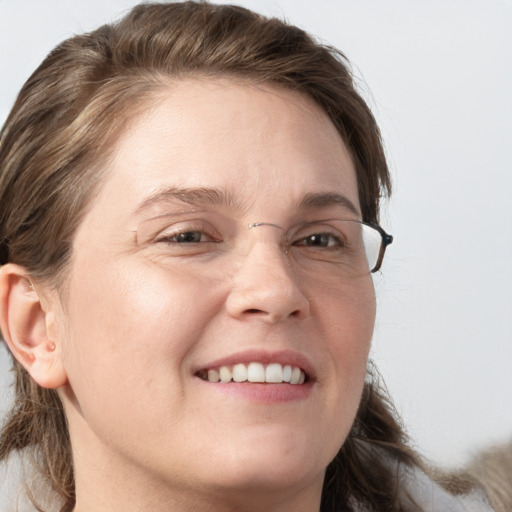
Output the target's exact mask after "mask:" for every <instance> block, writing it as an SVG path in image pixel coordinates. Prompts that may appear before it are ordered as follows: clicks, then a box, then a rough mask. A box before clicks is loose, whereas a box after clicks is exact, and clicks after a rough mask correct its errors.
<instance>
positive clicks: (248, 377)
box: [196, 362, 307, 385]
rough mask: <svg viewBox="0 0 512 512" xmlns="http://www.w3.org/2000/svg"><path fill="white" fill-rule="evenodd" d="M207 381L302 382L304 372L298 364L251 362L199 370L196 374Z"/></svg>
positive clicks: (303, 380) (304, 378)
mask: <svg viewBox="0 0 512 512" xmlns="http://www.w3.org/2000/svg"><path fill="white" fill-rule="evenodd" d="M196 375H197V376H198V377H199V378H201V379H203V380H205V381H208V382H213V383H215V382H221V383H228V382H253V383H266V384H281V383H285V384H296V385H298V384H304V383H305V382H306V380H307V376H306V373H305V372H304V370H302V369H301V368H299V367H298V366H292V365H281V364H280V363H270V364H266V365H264V364H262V363H258V362H251V363H248V364H243V363H239V364H235V365H232V366H228V365H225V366H220V367H218V368H209V369H204V370H200V371H199V372H197V374H196Z"/></svg>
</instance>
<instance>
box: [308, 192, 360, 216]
mask: <svg viewBox="0 0 512 512" xmlns="http://www.w3.org/2000/svg"><path fill="white" fill-rule="evenodd" d="M335 205H339V206H343V207H344V208H346V209H347V210H349V211H350V212H351V213H353V214H354V215H358V216H360V215H361V213H360V211H359V209H358V208H356V206H355V205H354V203H353V202H352V201H351V200H350V199H349V198H348V197H346V196H344V195H342V194H337V193H335V192H311V193H309V194H306V195H305V196H304V197H303V198H302V200H301V202H300V203H299V208H300V209H301V210H314V209H319V208H326V207H328V206H335Z"/></svg>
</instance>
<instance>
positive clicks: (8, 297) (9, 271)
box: [0, 263, 67, 388]
mask: <svg viewBox="0 0 512 512" xmlns="http://www.w3.org/2000/svg"><path fill="white" fill-rule="evenodd" d="M37 288H38V287H37V286H36V285H35V284H33V283H32V281H31V280H30V276H29V274H28V273H27V271H26V269H25V268H23V267H21V266H19V265H15V264H13V263H8V264H6V265H3V266H2V267H1V268H0V328H1V330H2V334H3V337H4V339H5V341H6V343H7V345H8V346H9V349H10V350H11V352H12V354H13V355H14V357H15V358H16V359H17V360H18V361H19V362H20V363H21V364H22V365H23V366H24V367H25V369H26V370H27V372H28V373H29V374H30V376H31V377H32V379H33V380H34V381H35V382H36V383H37V384H39V385H40V386H42V387H44V388H58V387H60V386H62V385H63V384H65V383H66V381H67V379H66V373H65V371H64V367H63V364H62V352H61V349H62V344H61V343H60V342H59V340H58V339H54V336H55V334H56V329H55V328H54V327H55V315H54V312H53V311H51V309H49V308H48V307H46V308H45V307H43V302H42V300H41V296H40V294H39V293H38V290H37ZM50 332H51V333H52V334H53V335H50V334H49V333H50Z"/></svg>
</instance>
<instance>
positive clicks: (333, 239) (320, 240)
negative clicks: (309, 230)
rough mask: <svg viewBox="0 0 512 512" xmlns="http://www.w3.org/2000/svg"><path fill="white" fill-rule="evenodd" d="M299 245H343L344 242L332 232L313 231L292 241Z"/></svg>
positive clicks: (321, 246) (333, 246)
mask: <svg viewBox="0 0 512 512" xmlns="http://www.w3.org/2000/svg"><path fill="white" fill-rule="evenodd" d="M293 245H295V246H299V247H320V248H323V247H326V248H328V247H332V248H335V247H343V245H344V243H343V242H342V241H341V239H340V238H339V237H337V236H334V235H333V234H332V233H313V234H311V235H308V236H306V237H305V238H301V239H300V240H297V241H296V242H294V243H293Z"/></svg>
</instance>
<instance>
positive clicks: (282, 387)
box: [198, 379, 313, 404]
mask: <svg viewBox="0 0 512 512" xmlns="http://www.w3.org/2000/svg"><path fill="white" fill-rule="evenodd" d="M198 380H199V381H200V382H201V383H202V384H203V385H205V386H208V387H209V388H210V389H211V390H212V391H216V392H219V393H222V394H223V395H227V396H232V397H235V398H241V399H243V400H247V401H249V402H254V403H261V404H279V403H284V402H292V401H295V400H305V399H306V398H307V397H309V395H310V394H311V391H312V389H313V382H306V383H304V384H262V383H254V382H228V383H222V382H208V381H206V380H202V379H198Z"/></svg>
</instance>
